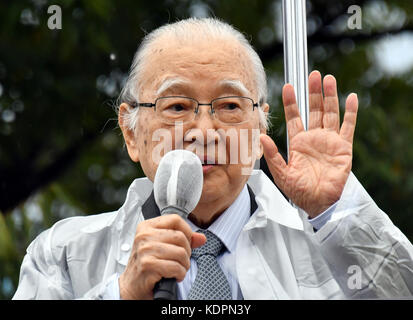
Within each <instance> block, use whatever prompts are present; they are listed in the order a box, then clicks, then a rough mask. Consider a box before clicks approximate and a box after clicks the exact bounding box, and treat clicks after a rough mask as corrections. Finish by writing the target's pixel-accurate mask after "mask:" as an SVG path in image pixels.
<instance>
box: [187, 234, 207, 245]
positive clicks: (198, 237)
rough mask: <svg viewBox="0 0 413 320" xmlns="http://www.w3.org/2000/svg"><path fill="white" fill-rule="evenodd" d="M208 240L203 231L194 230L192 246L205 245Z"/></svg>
mask: <svg viewBox="0 0 413 320" xmlns="http://www.w3.org/2000/svg"><path fill="white" fill-rule="evenodd" d="M206 241H207V238H206V236H205V235H204V234H203V233H199V232H194V233H193V234H192V241H191V248H198V247H200V246H203V245H204V244H205V242H206Z"/></svg>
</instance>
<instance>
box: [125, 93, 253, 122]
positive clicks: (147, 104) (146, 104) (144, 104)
mask: <svg viewBox="0 0 413 320" xmlns="http://www.w3.org/2000/svg"><path fill="white" fill-rule="evenodd" d="M165 98H185V99H190V100H192V101H195V102H196V103H197V107H196V108H195V111H194V114H195V116H196V115H197V114H198V112H199V106H210V107H211V108H210V113H211V114H214V113H215V110H214V108H213V107H212V103H213V102H214V101H216V100H221V99H228V98H244V99H248V100H250V101H251V102H252V111H253V112H254V110H255V108H258V107H259V104H258V102H254V99H252V98H250V97H244V96H226V97H219V98H215V99H213V100H211V102H210V103H200V102H199V101H198V100H196V99H194V98H190V97H185V96H166V97H159V98H156V99H155V103H151V102H127V103H128V104H129V105H130V106H131V107H133V108H137V107H144V108H152V107H153V108H154V110H155V111H156V103H157V101H158V100H160V99H165ZM194 119H195V117H194ZM218 120H219V119H218ZM240 123H243V122H240Z"/></svg>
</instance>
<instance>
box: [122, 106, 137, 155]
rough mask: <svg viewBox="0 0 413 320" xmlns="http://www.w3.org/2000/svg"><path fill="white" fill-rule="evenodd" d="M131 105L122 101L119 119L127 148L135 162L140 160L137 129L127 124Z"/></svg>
mask: <svg viewBox="0 0 413 320" xmlns="http://www.w3.org/2000/svg"><path fill="white" fill-rule="evenodd" d="M129 108H130V107H129V105H127V104H126V103H122V104H121V105H120V107H119V112H118V121H119V126H120V128H121V130H122V134H123V138H124V139H125V143H126V148H127V149H128V154H129V157H130V158H131V159H132V161H134V162H139V151H138V141H137V139H136V136H135V130H132V129H130V128H129V127H128V126H127V121H126V119H128V117H129Z"/></svg>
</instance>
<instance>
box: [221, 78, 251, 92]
mask: <svg viewBox="0 0 413 320" xmlns="http://www.w3.org/2000/svg"><path fill="white" fill-rule="evenodd" d="M218 86H219V87H224V88H229V89H233V90H236V91H238V92H239V93H241V94H242V95H243V96H248V95H249V94H250V91H249V90H248V89H247V88H246V87H245V85H244V84H243V83H242V82H241V81H240V80H232V79H225V80H221V81H220V82H219V83H218Z"/></svg>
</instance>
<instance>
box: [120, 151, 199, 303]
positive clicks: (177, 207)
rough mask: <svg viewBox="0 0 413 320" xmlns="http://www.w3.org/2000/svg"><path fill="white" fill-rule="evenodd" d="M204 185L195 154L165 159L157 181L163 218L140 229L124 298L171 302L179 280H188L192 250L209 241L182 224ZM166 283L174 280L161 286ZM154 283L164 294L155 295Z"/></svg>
mask: <svg viewBox="0 0 413 320" xmlns="http://www.w3.org/2000/svg"><path fill="white" fill-rule="evenodd" d="M202 185H203V175H202V165H201V162H200V160H199V158H198V157H197V156H196V155H195V154H193V153H192V152H189V151H185V150H174V151H171V152H169V153H167V154H166V155H165V156H164V157H163V158H162V160H161V162H160V164H159V166H158V170H157V172H156V176H155V181H154V195H155V201H156V203H157V205H158V207H159V209H160V211H161V216H160V217H156V218H153V219H149V220H145V221H143V222H141V223H140V224H139V225H138V227H137V230H136V234H135V240H134V243H133V247H132V252H131V255H130V258H129V261H128V264H127V266H126V269H125V271H124V273H122V275H121V276H120V278H119V289H120V295H121V298H122V299H139V300H140V299H152V298H154V297H155V298H158V299H168V291H169V290H171V288H172V286H174V285H175V283H174V282H175V279H176V280H177V281H182V280H183V279H184V278H185V275H186V272H187V271H188V269H189V267H190V257H191V248H196V247H199V246H202V245H203V244H204V243H205V241H206V238H205V236H204V235H203V234H200V233H196V232H193V231H192V230H191V228H190V227H189V225H188V224H187V223H186V222H185V221H184V219H182V217H186V216H187V215H188V214H189V213H190V212H191V211H192V210H193V209H194V208H195V207H196V205H197V203H198V201H199V198H200V197H201V193H202ZM162 278H165V279H170V280H166V281H162V282H160V283H158V282H159V281H160V280H161V279H162ZM157 283H158V284H157ZM167 283H169V284H167ZM155 284H157V285H156V288H157V289H160V290H158V291H157V292H158V293H155V296H154V292H153V289H154V287H155ZM165 285H166V287H165Z"/></svg>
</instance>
